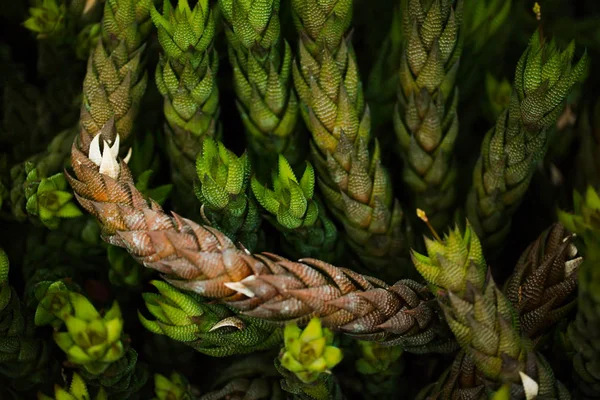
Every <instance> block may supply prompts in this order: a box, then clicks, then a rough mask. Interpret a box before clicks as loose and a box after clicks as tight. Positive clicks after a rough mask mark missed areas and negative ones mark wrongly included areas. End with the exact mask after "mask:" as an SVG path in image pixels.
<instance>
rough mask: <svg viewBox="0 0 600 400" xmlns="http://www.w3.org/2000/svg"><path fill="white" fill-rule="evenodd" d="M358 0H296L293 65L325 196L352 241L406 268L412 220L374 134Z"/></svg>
mask: <svg viewBox="0 0 600 400" xmlns="http://www.w3.org/2000/svg"><path fill="white" fill-rule="evenodd" d="M352 6H353V4H352V1H350V0H347V1H335V0H328V1H324V2H317V1H316V0H309V1H304V0H294V1H292V9H293V13H292V15H293V19H294V24H295V25H296V29H297V30H298V33H299V36H300V40H299V45H298V57H297V62H296V63H295V64H294V66H293V76H294V84H295V87H296V91H297V92H298V96H299V98H300V101H301V103H302V104H303V107H301V110H302V115H303V118H304V120H305V122H306V124H307V126H308V128H309V130H310V131H311V133H312V139H313V140H312V142H311V155H312V159H313V161H314V165H315V169H316V171H317V176H318V178H319V179H318V183H319V187H320V189H321V191H322V193H323V194H324V198H325V203H326V204H327V206H328V207H329V208H330V209H331V211H332V213H333V215H334V217H335V218H336V219H337V220H338V221H339V222H340V223H341V224H342V225H343V227H344V231H345V233H346V237H347V239H348V243H349V245H350V247H351V248H352V249H353V250H354V252H355V253H356V254H358V255H359V256H360V259H361V261H362V263H363V264H364V266H365V267H367V268H368V269H369V270H370V271H372V272H375V271H377V273H378V274H379V276H380V277H388V278H389V277H392V278H391V279H393V278H398V277H400V276H402V275H404V276H406V273H407V271H409V270H410V265H409V264H408V263H407V262H406V260H405V259H404V257H406V252H407V250H408V245H407V241H408V240H409V239H408V238H407V237H406V235H405V231H406V226H405V225H404V224H403V223H404V222H405V221H404V220H405V219H404V218H403V212H402V210H401V208H400V203H399V202H398V201H397V200H396V199H395V198H394V196H393V193H392V184H391V180H390V176H389V174H388V172H387V170H386V169H385V168H384V167H383V165H382V163H381V159H380V158H381V154H380V148H379V146H378V144H377V141H372V140H371V119H370V111H369V107H368V106H367V105H366V104H365V101H364V93H363V89H362V83H361V80H360V77H359V73H358V67H357V64H356V55H355V53H354V49H353V47H352V43H351V41H350V37H349V34H348V32H349V28H350V23H351V20H352Z"/></svg>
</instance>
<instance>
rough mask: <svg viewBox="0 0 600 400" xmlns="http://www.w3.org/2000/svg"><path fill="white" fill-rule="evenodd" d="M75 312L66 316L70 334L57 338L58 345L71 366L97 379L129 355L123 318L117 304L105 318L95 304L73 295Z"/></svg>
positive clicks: (65, 333)
mask: <svg viewBox="0 0 600 400" xmlns="http://www.w3.org/2000/svg"><path fill="white" fill-rule="evenodd" d="M69 301H70V303H71V305H72V310H70V311H71V312H70V313H68V314H65V315H64V316H62V318H63V322H64V324H65V327H66V329H67V331H66V332H57V333H55V334H54V341H55V342H56V344H57V345H58V346H59V347H60V348H61V349H62V351H64V352H65V353H66V355H67V358H68V359H69V361H70V362H72V363H74V364H76V365H81V366H82V367H83V368H85V370H86V371H87V372H89V373H90V374H94V375H99V374H102V373H103V372H104V371H106V369H107V368H108V367H109V366H110V364H111V363H113V362H115V361H118V360H119V359H120V358H122V357H123V355H124V353H125V349H124V345H123V342H122V340H121V339H122V337H121V336H122V334H123V317H122V315H121V309H120V308H119V305H118V303H117V302H114V303H113V305H112V307H111V308H110V309H109V310H108V311H107V312H106V313H105V314H104V315H103V316H101V315H100V313H98V311H97V310H96V309H95V308H94V306H93V305H92V303H90V301H89V300H88V299H86V298H85V297H84V296H83V295H81V294H79V293H74V292H70V293H69Z"/></svg>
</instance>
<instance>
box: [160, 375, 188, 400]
mask: <svg viewBox="0 0 600 400" xmlns="http://www.w3.org/2000/svg"><path fill="white" fill-rule="evenodd" d="M154 393H155V394H156V397H155V398H154V399H153V400H192V399H193V398H194V397H193V396H192V394H191V393H190V392H189V383H188V381H187V379H185V377H184V376H183V375H180V374H178V373H177V372H173V373H172V374H171V376H170V377H169V378H167V377H166V376H164V375H161V374H154Z"/></svg>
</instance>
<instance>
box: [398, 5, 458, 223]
mask: <svg viewBox="0 0 600 400" xmlns="http://www.w3.org/2000/svg"><path fill="white" fill-rule="evenodd" d="M402 5H403V7H402V17H403V26H402V28H403V34H404V37H405V48H404V49H403V52H402V60H401V61H400V68H399V74H400V78H399V89H398V104H397V106H396V113H395V115H394V127H395V130H396V135H397V137H398V143H399V145H400V150H401V153H402V156H403V158H404V163H405V168H404V182H405V183H406V185H407V186H408V187H409V188H410V189H411V191H412V192H413V194H414V197H415V204H416V206H417V207H419V208H422V209H423V210H424V211H425V212H427V213H428V214H429V217H430V218H431V223H432V224H433V225H434V226H435V227H440V228H444V227H445V226H446V225H447V223H448V222H449V219H450V217H451V215H450V214H449V213H450V211H451V210H452V208H453V207H454V202H455V200H456V188H455V180H456V175H457V168H456V165H455V160H453V157H452V154H453V148H454V142H455V141H456V137H457V136H458V131H459V125H458V115H457V112H456V108H457V106H458V89H457V88H456V87H455V83H456V75H457V73H458V67H459V61H460V54H461V51H462V34H463V33H462V31H463V28H462V19H463V1H462V0H459V1H458V2H456V4H455V5H454V4H452V2H450V1H433V2H429V1H403V2H402Z"/></svg>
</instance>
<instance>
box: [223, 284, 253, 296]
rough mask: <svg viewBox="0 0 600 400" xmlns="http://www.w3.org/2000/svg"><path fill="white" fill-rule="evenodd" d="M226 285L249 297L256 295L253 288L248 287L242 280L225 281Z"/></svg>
mask: <svg viewBox="0 0 600 400" xmlns="http://www.w3.org/2000/svg"><path fill="white" fill-rule="evenodd" d="M224 285H225V286H226V287H228V288H229V289H232V290H235V291H236V292H238V293H241V294H244V295H246V296H248V297H254V296H255V294H254V292H253V291H252V290H250V289H248V288H247V287H246V285H244V284H243V283H241V282H225V283H224Z"/></svg>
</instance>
